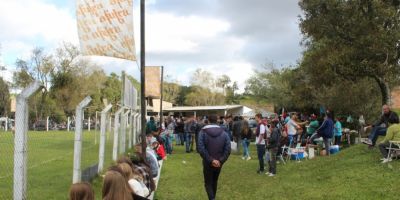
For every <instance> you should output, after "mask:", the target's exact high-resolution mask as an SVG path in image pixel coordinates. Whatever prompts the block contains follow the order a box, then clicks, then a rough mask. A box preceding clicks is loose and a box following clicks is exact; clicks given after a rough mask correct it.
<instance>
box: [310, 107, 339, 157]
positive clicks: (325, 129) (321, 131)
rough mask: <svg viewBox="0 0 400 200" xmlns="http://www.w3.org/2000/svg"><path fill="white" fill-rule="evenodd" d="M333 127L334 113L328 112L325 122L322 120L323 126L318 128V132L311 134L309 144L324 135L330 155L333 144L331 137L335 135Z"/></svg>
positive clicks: (327, 153) (327, 151) (326, 149)
mask: <svg viewBox="0 0 400 200" xmlns="http://www.w3.org/2000/svg"><path fill="white" fill-rule="evenodd" d="M333 129H334V123H333V120H332V113H331V112H326V114H325V118H324V122H322V124H321V126H320V127H319V128H318V129H317V130H316V133H314V134H313V135H312V136H311V138H310V139H309V141H308V142H307V144H309V143H310V142H312V141H314V139H316V138H319V137H322V138H323V140H324V144H325V151H326V155H330V152H329V150H330V146H331V138H332V137H333Z"/></svg>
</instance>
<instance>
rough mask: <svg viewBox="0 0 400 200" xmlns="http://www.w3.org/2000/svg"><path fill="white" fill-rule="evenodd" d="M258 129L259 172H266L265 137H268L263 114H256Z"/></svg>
mask: <svg viewBox="0 0 400 200" xmlns="http://www.w3.org/2000/svg"><path fill="white" fill-rule="evenodd" d="M256 121H257V124H258V125H257V129H256V147H257V157H258V164H259V165H260V166H259V169H258V171H257V173H258V174H262V173H264V155H265V138H266V127H265V124H264V123H263V121H262V115H261V114H260V113H258V114H256Z"/></svg>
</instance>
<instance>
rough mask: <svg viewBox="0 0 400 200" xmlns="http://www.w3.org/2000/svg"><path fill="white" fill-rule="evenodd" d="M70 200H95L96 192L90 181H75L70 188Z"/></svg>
mask: <svg viewBox="0 0 400 200" xmlns="http://www.w3.org/2000/svg"><path fill="white" fill-rule="evenodd" d="M69 199H70V200H94V192H93V189H92V186H90V184H89V183H75V184H72V185H71V188H70V189H69Z"/></svg>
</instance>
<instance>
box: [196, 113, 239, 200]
mask: <svg viewBox="0 0 400 200" xmlns="http://www.w3.org/2000/svg"><path fill="white" fill-rule="evenodd" d="M208 120H209V123H210V124H209V125H206V126H205V127H203V128H202V129H201V131H200V133H199V141H198V144H199V147H198V150H199V153H200V156H201V158H202V159H203V175H204V186H205V189H206V192H207V195H208V199H209V200H215V196H216V194H217V186H218V177H219V174H220V173H221V168H222V165H223V164H224V163H225V162H226V161H227V160H228V157H229V155H230V153H231V141H230V138H229V135H228V133H227V132H225V130H224V129H222V128H221V127H220V126H219V125H217V120H218V118H217V116H216V115H211V116H209V118H208Z"/></svg>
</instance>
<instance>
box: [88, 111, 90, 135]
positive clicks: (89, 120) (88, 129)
mask: <svg viewBox="0 0 400 200" xmlns="http://www.w3.org/2000/svg"><path fill="white" fill-rule="evenodd" d="M88 131H90V114H88Z"/></svg>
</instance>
